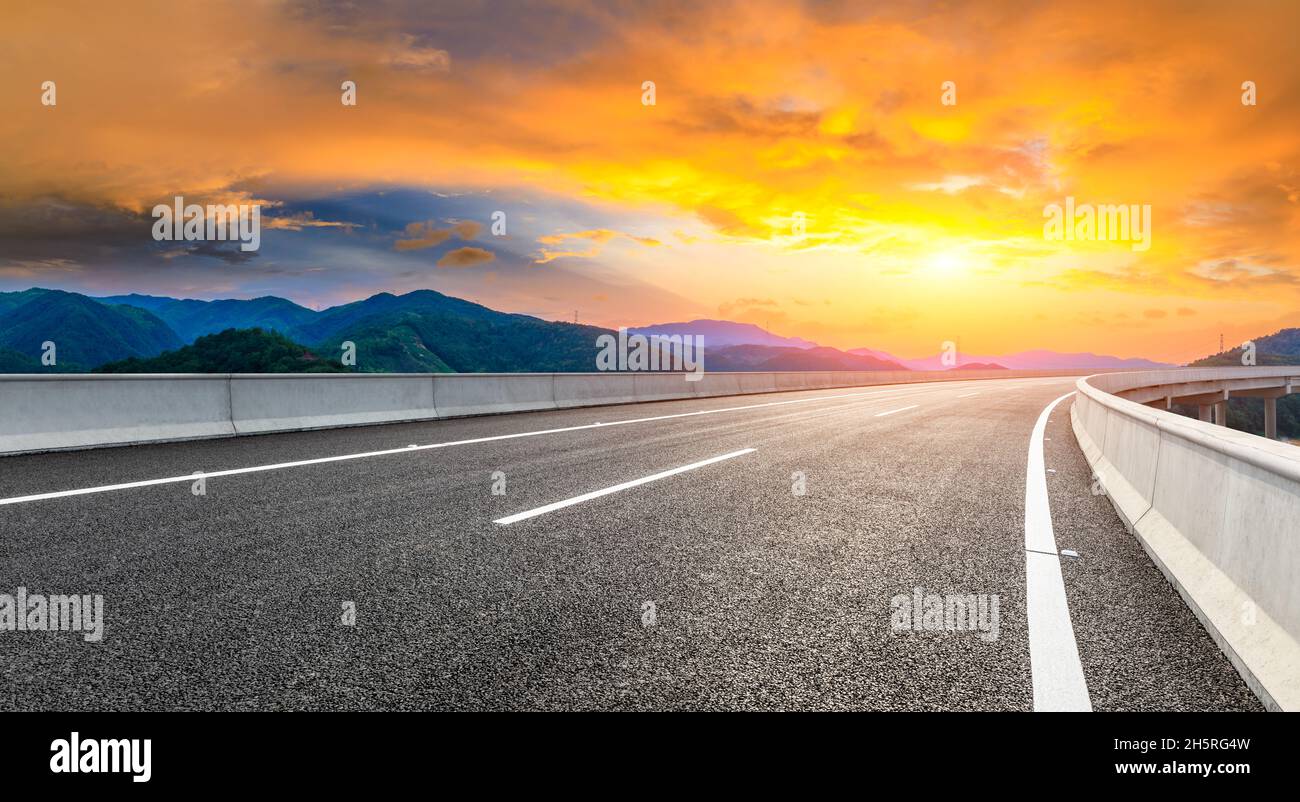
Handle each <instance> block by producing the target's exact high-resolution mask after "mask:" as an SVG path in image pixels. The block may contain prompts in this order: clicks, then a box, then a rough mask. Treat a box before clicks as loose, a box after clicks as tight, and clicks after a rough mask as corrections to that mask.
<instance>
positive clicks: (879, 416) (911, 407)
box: [876, 404, 920, 418]
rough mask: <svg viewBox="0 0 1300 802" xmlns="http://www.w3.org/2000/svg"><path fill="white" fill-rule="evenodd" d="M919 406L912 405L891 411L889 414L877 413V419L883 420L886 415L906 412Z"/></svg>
mask: <svg viewBox="0 0 1300 802" xmlns="http://www.w3.org/2000/svg"><path fill="white" fill-rule="evenodd" d="M918 406H920V404H912V405H911V406H910V407H899V408H898V409H891V410H889V411H888V412H877V413H876V417H877V418H883V417H885V416H886V415H893V414H894V413H895V412H906V411H907V410H909V409H916V408H917V407H918Z"/></svg>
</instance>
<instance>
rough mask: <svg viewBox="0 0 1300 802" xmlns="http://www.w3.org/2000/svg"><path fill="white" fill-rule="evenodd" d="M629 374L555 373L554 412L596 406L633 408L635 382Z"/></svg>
mask: <svg viewBox="0 0 1300 802" xmlns="http://www.w3.org/2000/svg"><path fill="white" fill-rule="evenodd" d="M634 377H635V374H632V373H557V374H555V378H554V392H555V406H556V408H558V409H570V408H572V407H591V406H598V405H600V404H635V403H636V402H637V400H638V399H637V396H636V381H635V378H634Z"/></svg>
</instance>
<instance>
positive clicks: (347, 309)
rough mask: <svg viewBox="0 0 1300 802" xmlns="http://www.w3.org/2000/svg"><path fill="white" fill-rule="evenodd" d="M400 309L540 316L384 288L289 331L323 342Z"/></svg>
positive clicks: (472, 316)
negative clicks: (382, 290)
mask: <svg viewBox="0 0 1300 802" xmlns="http://www.w3.org/2000/svg"><path fill="white" fill-rule="evenodd" d="M401 312H416V313H420V314H435V315H443V316H449V317H455V318H460V319H466V320H501V319H503V318H518V319H522V320H538V318H534V317H529V316H528V315H515V314H511V313H508V312H498V311H496V310H495V309H488V308H487V307H486V306H482V305H480V304H476V303H473V302H470V301H465V300H461V299H460V298H455V297H452V296H450V295H443V294H442V293H440V292H435V291H433V290H415V291H414V292H408V293H407V294H405V295H393V294H392V293H389V292H381V293H379V294H378V295H372V296H370V297H369V298H366V299H365V300H361V301H354V302H352V303H350V304H343V305H342V306H334V307H330V308H329V309H326V310H325V311H323V312H318V313H316V314H315V317H313V318H312V319H311V320H309V321H307V322H304V323H302V324H300V325H298V326H297V327H295V328H294V329H293V330H292V331H291V332H289V334H290V335H291V336H293V337H294V338H295V339H297V340H300V341H301V342H320V341H322V340H325V339H327V338H330V337H333V335H335V334H338V333H340V332H342V331H344V330H345V329H354V328H355V327H356V326H357V325H358V324H359V323H360V322H361V321H368V320H369V319H372V318H374V317H375V316H376V315H385V314H393V313H401Z"/></svg>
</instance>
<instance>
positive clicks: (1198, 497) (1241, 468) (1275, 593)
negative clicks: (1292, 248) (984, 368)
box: [1071, 368, 1300, 710]
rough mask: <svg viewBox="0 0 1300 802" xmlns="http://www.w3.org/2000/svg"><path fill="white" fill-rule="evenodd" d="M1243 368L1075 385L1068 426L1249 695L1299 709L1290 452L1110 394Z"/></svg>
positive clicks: (1265, 371)
mask: <svg viewBox="0 0 1300 802" xmlns="http://www.w3.org/2000/svg"><path fill="white" fill-rule="evenodd" d="M1242 370H1243V369H1240V368H1229V369H1221V372H1217V373H1216V371H1215V370H1204V369H1202V370H1198V371H1187V372H1185V373H1183V372H1171V371H1144V372H1140V373H1126V374H1120V375H1117V374H1111V375H1106V376H1096V377H1088V378H1082V379H1079V381H1078V382H1077V390H1078V395H1077V397H1076V400H1075V403H1074V404H1073V407H1072V409H1071V422H1072V424H1073V427H1074V432H1075V436H1076V438H1077V439H1078V441H1079V445H1080V447H1081V448H1082V449H1083V452H1084V455H1085V456H1086V457H1087V459H1088V462H1089V463H1090V464H1091V466H1092V468H1093V470H1094V471H1095V473H1096V475H1097V477H1098V478H1099V479H1100V481H1101V484H1102V486H1103V487H1104V488H1105V490H1106V494H1107V496H1108V497H1109V498H1110V500H1111V502H1112V504H1113V505H1114V507H1115V509H1116V511H1117V512H1118V513H1119V516H1120V518H1121V519H1122V520H1123V521H1124V523H1125V525H1126V526H1127V527H1128V528H1129V530H1130V531H1132V532H1133V533H1134V535H1135V536H1136V537H1137V538H1138V540H1139V542H1140V543H1141V544H1142V546H1143V548H1145V549H1146V551H1147V553H1148V554H1149V555H1150V556H1151V559H1152V560H1153V561H1154V562H1155V563H1156V565H1158V566H1159V567H1160V569H1161V571H1163V572H1164V574H1165V576H1166V577H1167V578H1168V579H1169V581H1170V582H1171V583H1172V584H1173V586H1174V587H1175V588H1177V590H1178V592H1179V593H1180V594H1181V595H1182V597H1183V598H1184V600H1186V602H1187V604H1188V606H1189V607H1190V608H1191V609H1192V611H1193V612H1194V613H1195V614H1196V616H1197V618H1199V619H1200V621H1201V623H1202V624H1203V625H1204V626H1205V629H1206V631H1207V632H1208V633H1209V634H1210V636H1211V637H1213V638H1214V640H1215V642H1216V643H1218V644H1219V646H1220V648H1221V649H1222V650H1223V652H1224V654H1226V655H1227V656H1228V658H1229V659H1230V660H1231V661H1232V663H1233V665H1234V666H1235V667H1236V668H1237V670H1238V672H1240V674H1241V676H1242V678H1243V679H1244V680H1245V681H1246V683H1247V684H1248V685H1249V686H1250V688H1251V690H1253V691H1254V692H1255V694H1256V695H1257V696H1259V698H1260V699H1261V700H1262V701H1263V702H1264V704H1265V705H1266V706H1267V707H1269V708H1270V709H1274V710H1300V582H1297V577H1300V448H1297V447H1296V446H1293V445H1289V444H1285V443H1278V442H1274V441H1272V440H1267V439H1265V438H1262V437H1256V436H1254V435H1251V434H1246V433H1245V432H1238V431H1234V430H1232V429H1229V428H1227V427H1225V426H1217V425H1214V424H1210V423H1206V422H1203V421H1199V420H1193V419H1191V418H1186V417H1183V416H1181V415H1176V414H1174V413H1172V412H1167V411H1165V410H1163V409H1154V408H1151V407H1148V406H1143V405H1141V404H1138V403H1135V402H1133V401H1129V400H1127V399H1125V398H1122V397H1119V396H1118V395H1115V393H1119V392H1128V391H1131V390H1136V389H1138V388H1144V387H1155V386H1159V385H1163V384H1173V383H1176V382H1180V381H1182V380H1183V379H1185V378H1191V379H1194V380H1195V381H1198V382H1199V381H1210V382H1213V381H1216V380H1217V381H1229V380H1240V379H1241V377H1242V376H1243V373H1242ZM1248 370H1253V371H1255V373H1254V375H1256V376H1260V377H1264V376H1270V375H1284V374H1287V373H1289V372H1294V371H1295V368H1290V369H1281V370H1280V371H1279V369H1278V368H1255V369H1248Z"/></svg>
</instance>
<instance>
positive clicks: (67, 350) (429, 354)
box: [0, 288, 1300, 373]
mask: <svg viewBox="0 0 1300 802" xmlns="http://www.w3.org/2000/svg"><path fill="white" fill-rule="evenodd" d="M229 330H237V331H257V332H258V333H257V334H256V335H249V336H230V337H225V338H220V339H218V340H214V341H207V342H205V343H204V348H203V349H198V350H194V349H191V350H188V351H185V352H184V353H180V352H181V349H182V348H183V347H184V346H187V345H190V346H193V345H198V342H197V341H199V340H200V339H202V338H205V337H210V336H212V335H216V334H221V333H224V332H227V331H229ZM630 331H631V332H632V333H639V334H646V335H649V334H660V335H685V334H698V335H701V336H703V337H704V343H705V368H706V369H707V370H719V371H721V370H739V371H747V370H748V371H757V370H936V369H939V370H941V369H944V367H945V366H944V365H943V364H942V361H941V360H940V357H939V356H937V355H936V356H934V357H927V358H923V359H905V358H901V357H897V356H894V355H893V354H890V353H888V352H885V351H880V350H875V349H870V348H855V349H852V350H847V351H844V350H839V349H836V348H831V347H827V346H822V345H819V344H817V343H815V342H813V341H811V340H806V339H803V338H799V337H784V336H781V335H777V334H773V333H772V332H769V331H766V330H765V329H763V328H761V327H759V326H755V325H753V324H750V323H737V322H733V321H727V320H710V319H700V320H692V321H686V322H679V323H664V324H659V325H655V326H645V327H639V328H634V329H631V330H630ZM1288 331H1293V330H1288ZM612 333H614V332H612V331H611V330H609V329H605V328H601V327H598V326H586V325H578V324H573V323H564V322H555V321H547V320H542V319H540V318H536V317H531V316H529V315H521V314H513V313H508V312H499V311H496V310H494V309H490V308H488V307H486V306H482V305H480V304H476V303H472V302H470V301H466V300H463V299H460V298H455V297H452V296H448V295H443V294H442V293H439V292H435V291H433V290H416V291H414V292H409V293H406V294H404V295H394V294H392V293H386V292H385V293H379V294H377V295H373V296H371V297H369V298H366V299H363V300H360V301H354V302H352V303H347V304H342V305H340V306H335V307H331V308H329V309H325V310H322V311H315V310H312V309H308V308H307V307H305V306H301V305H299V304H296V303H294V302H292V301H290V300H287V299H284V298H278V297H275V296H264V297H261V298H253V299H248V300H238V299H224V300H216V301H200V300H193V299H177V298H169V297H162V296H153V295H142V294H129V295H113V296H107V297H102V298H92V297H90V296H86V295H81V294H78V293H74V292H65V291H62V290H50V289H41V288H33V289H29V290H25V291H22V292H0V372H49V371H54V370H58V371H85V370H94V369H105V370H132V371H146V370H157V371H166V370H177V369H178V368H177V367H176V366H178V365H188V366H190V367H189V369H193V370H195V371H198V369H199V368H200V367H203V366H205V365H208V366H211V367H210V369H211V371H212V372H222V371H225V370H239V369H244V368H246V369H248V370H249V371H256V370H259V369H265V366H266V365H270V364H283V365H288V366H290V367H294V366H296V369H302V370H321V369H326V366H327V365H332V364H333V363H334V361H336V360H337V359H338V357H339V355H340V354H342V352H343V344H344V343H345V342H351V343H353V344H354V345H355V346H356V352H357V355H358V359H357V364H356V366H355V367H349V368H348V369H355V370H360V371H364V372H465V373H472V372H521V371H538V372H551V371H589V370H592V369H593V368H594V356H595V352H596V350H597V348H596V345H595V343H596V339H597V338H598V337H599V336H601V335H602V334H612ZM272 335H275V336H272ZM1275 336H1276V335H1275ZM250 338H251V339H250ZM258 338H260V339H258ZM45 342H53V343H55V344H56V346H57V356H58V360H57V363H56V365H55V366H53V367H45V366H43V365H42V364H41V354H42V345H43V343H45ZM1278 342H1279V343H1282V341H1281V340H1279V341H1278ZM285 343H290V344H292V345H293V348H292V349H289V351H286V350H285V349H286V348H287V346H286V345H285ZM1288 347H1289V346H1288ZM239 349H247V350H248V356H247V357H246V358H243V359H242V361H241V357H240V355H239V353H238V351H239ZM1297 349H1298V350H1300V346H1297ZM160 356H164V358H162V359H161V360H156V359H155V358H157V357H160ZM1270 358H1272V357H1270ZM217 365H220V366H222V367H216V366H217ZM241 365H242V366H243V368H240V366H241ZM1158 366H1160V363H1157V362H1151V361H1149V360H1144V359H1121V358H1118V357H1111V356H1099V355H1096V354H1089V353H1077V354H1061V353H1057V352H1053V351H1024V352H1020V353H1016V354H1007V355H1001V356H984V355H981V356H967V355H960V356H959V358H958V362H957V366H956V368H957V369H977V368H978V367H990V368H993V369H997V368H1010V369H1043V368H1081V369H1098V370H1103V369H1114V368H1140V367H1158ZM331 369H332V368H331ZM339 369H342V365H340V366H339ZM199 372H202V371H199Z"/></svg>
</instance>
